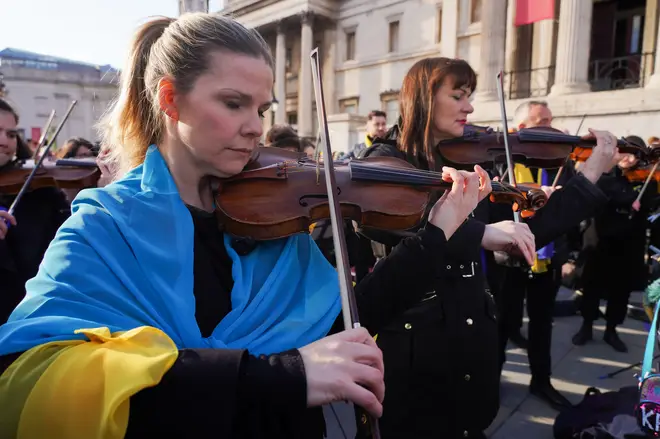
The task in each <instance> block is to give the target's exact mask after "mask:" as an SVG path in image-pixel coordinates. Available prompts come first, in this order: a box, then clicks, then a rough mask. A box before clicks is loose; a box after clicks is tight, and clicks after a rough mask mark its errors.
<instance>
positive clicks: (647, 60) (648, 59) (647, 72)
mask: <svg viewBox="0 0 660 439" xmlns="http://www.w3.org/2000/svg"><path fill="white" fill-rule="evenodd" d="M658 3H660V2H659V1H658V0H646V13H645V14H644V38H643V42H642V53H655V48H656V47H657V44H656V41H657V29H658V6H660V5H659V4H658ZM653 61H654V57H653V56H643V57H642V71H641V75H640V76H641V77H642V78H643V80H644V81H645V82H644V84H646V83H648V80H649V78H650V76H651V74H652V73H653V64H654V62H653ZM656 71H657V70H656Z"/></svg>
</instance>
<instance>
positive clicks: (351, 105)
mask: <svg viewBox="0 0 660 439" xmlns="http://www.w3.org/2000/svg"><path fill="white" fill-rule="evenodd" d="M359 103H360V98H358V97H351V98H344V99H341V100H340V101H339V111H340V112H341V113H348V114H357V113H358V108H359Z"/></svg>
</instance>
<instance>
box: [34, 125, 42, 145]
mask: <svg viewBox="0 0 660 439" xmlns="http://www.w3.org/2000/svg"><path fill="white" fill-rule="evenodd" d="M40 137H41V128H35V127H32V140H34V141H35V142H38V141H39V138H40Z"/></svg>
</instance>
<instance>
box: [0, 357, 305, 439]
mask: <svg viewBox="0 0 660 439" xmlns="http://www.w3.org/2000/svg"><path fill="white" fill-rule="evenodd" d="M19 355H20V354H12V355H7V356H4V357H0V374H1V373H2V372H4V370H5V369H6V368H7V367H9V365H10V364H11V363H12V362H13V361H14V360H15V359H16V358H18V356H19ZM306 406H307V383H306V378H305V371H304V366H303V361H302V358H301V356H300V353H299V352H298V351H297V350H291V351H287V352H284V353H281V354H278V355H270V356H261V357H254V356H251V355H249V354H248V352H247V351H246V350H230V349H182V350H180V351H179V356H178V358H177V360H176V361H175V363H174V365H173V366H172V367H171V368H170V370H169V371H167V373H166V374H165V375H164V376H163V379H162V380H161V382H160V383H159V384H158V385H157V386H155V387H151V388H147V389H144V390H142V391H140V392H138V393H137V394H136V395H134V396H132V397H131V400H130V414H129V423H128V431H127V433H126V436H125V437H126V438H138V437H151V436H154V435H155V436H160V437H244V436H243V435H242V434H243V432H246V431H251V432H253V433H256V432H260V433H259V434H257V435H256V436H254V435H253V436H249V437H266V436H267V435H268V434H269V433H270V431H269V430H272V429H277V428H278V425H277V423H278V421H279V420H280V419H281V415H282V414H284V416H285V417H287V418H289V419H290V418H291V417H297V418H299V417H301V416H303V415H302V414H301V413H302V412H304V411H305V410H306ZM270 419H273V420H274V421H272V422H271V421H270ZM246 429H247V430H246ZM260 429H263V431H261V430H260Z"/></svg>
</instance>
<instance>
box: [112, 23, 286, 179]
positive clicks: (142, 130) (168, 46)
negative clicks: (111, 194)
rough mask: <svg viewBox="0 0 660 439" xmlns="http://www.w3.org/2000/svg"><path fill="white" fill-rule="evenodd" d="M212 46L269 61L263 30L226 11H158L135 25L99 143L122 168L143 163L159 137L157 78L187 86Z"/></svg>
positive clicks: (199, 71) (203, 65)
mask: <svg viewBox="0 0 660 439" xmlns="http://www.w3.org/2000/svg"><path fill="white" fill-rule="evenodd" d="M215 51H221V52H222V51H224V52H231V53H237V54H242V55H249V56H253V57H255V58H261V59H263V60H264V61H265V62H266V63H267V64H268V65H269V66H270V67H271V68H272V67H273V57H272V55H271V53H270V49H269V47H268V44H267V43H266V42H265V41H264V39H263V38H262V37H261V35H259V33H258V32H257V31H256V30H254V29H248V28H246V27H245V26H243V25H242V24H240V23H239V22H238V21H236V20H234V19H232V18H230V17H225V16H222V15H219V14H205V13H193V14H185V15H182V16H181V17H179V18H177V19H174V18H166V17H160V18H156V19H154V20H151V21H149V22H147V23H145V24H143V25H142V26H141V27H140V28H139V29H138V31H137V33H136V35H135V38H134V40H133V44H132V48H131V50H130V53H129V57H128V60H127V63H126V66H125V68H124V70H123V71H122V72H121V86H120V90H119V98H118V99H117V101H116V102H115V104H114V106H113V108H112V109H111V111H110V112H109V113H108V114H107V115H106V117H105V118H104V120H103V121H102V127H103V131H104V139H103V142H102V143H104V144H105V145H107V146H108V147H109V148H110V150H111V152H112V155H113V156H115V158H117V159H119V162H120V164H121V167H122V168H123V169H122V170H124V171H125V170H127V169H128V168H132V167H135V166H137V165H139V164H141V163H142V162H143V161H144V157H145V155H146V152H147V149H148V148H149V146H150V145H152V144H157V143H158V142H159V141H160V140H161V137H162V135H163V132H164V119H163V115H162V111H161V110H160V108H159V106H158V99H157V96H158V84H159V81H160V80H161V79H162V78H165V77H169V78H172V80H173V82H174V86H175V87H176V90H177V92H180V93H187V92H189V91H190V90H191V89H192V88H193V86H194V84H195V81H196V80H197V78H198V77H199V76H200V75H202V74H203V73H204V72H206V71H207V70H208V65H209V61H210V59H211V57H210V55H211V53H212V52H215Z"/></svg>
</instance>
